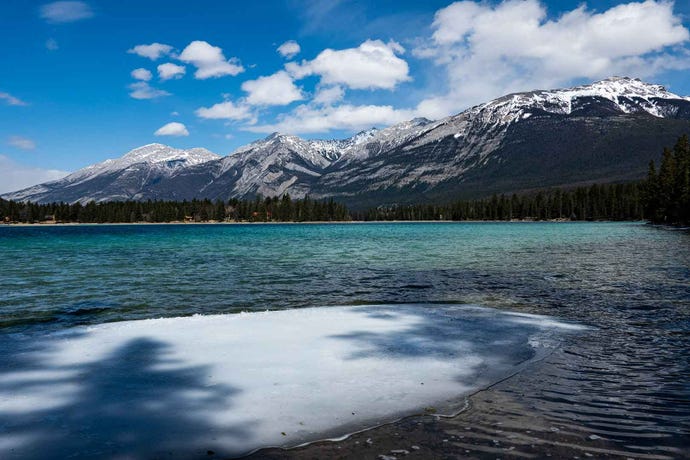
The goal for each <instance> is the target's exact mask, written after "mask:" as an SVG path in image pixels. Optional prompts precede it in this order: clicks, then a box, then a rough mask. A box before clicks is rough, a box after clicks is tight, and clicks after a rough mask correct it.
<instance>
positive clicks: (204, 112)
mask: <svg viewBox="0 0 690 460" xmlns="http://www.w3.org/2000/svg"><path fill="white" fill-rule="evenodd" d="M195 113H196V115H197V116H198V117H200V118H206V119H212V120H234V121H239V120H249V122H250V123H253V122H254V120H255V116H254V114H253V113H252V111H251V107H249V106H248V105H246V104H235V103H234V102H232V101H225V102H219V103H218V104H214V105H212V106H211V107H200V108H198V109H197V110H196V111H195Z"/></svg>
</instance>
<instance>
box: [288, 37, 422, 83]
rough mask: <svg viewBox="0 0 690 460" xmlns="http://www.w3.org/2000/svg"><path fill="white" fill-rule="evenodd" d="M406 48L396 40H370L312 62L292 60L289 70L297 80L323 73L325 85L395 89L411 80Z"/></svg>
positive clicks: (323, 54) (328, 51) (329, 50)
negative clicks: (405, 52)
mask: <svg viewBox="0 0 690 460" xmlns="http://www.w3.org/2000/svg"><path fill="white" fill-rule="evenodd" d="M404 51H405V50H404V48H403V47H402V46H400V45H399V44H398V43H396V42H394V41H390V42H388V43H384V42H382V41H381V40H367V41H365V42H364V43H362V44H361V45H359V46H358V47H357V48H349V49H344V50H332V49H325V50H323V51H322V52H321V53H319V55H318V56H316V58H315V59H314V60H312V61H302V63H301V64H297V63H288V64H286V66H285V67H286V69H287V70H288V71H289V72H290V73H291V74H292V75H293V76H294V77H295V78H297V79H301V78H304V77H306V76H308V75H319V76H321V83H322V84H325V85H331V84H342V85H345V86H347V87H349V88H352V89H394V88H395V87H396V86H397V85H398V84H399V83H402V82H405V81H409V80H411V78H410V76H409V74H408V72H409V67H408V65H407V62H405V60H404V59H401V58H400V57H398V56H397V54H402V53H403V52H404Z"/></svg>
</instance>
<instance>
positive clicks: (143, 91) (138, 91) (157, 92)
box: [129, 81, 170, 99]
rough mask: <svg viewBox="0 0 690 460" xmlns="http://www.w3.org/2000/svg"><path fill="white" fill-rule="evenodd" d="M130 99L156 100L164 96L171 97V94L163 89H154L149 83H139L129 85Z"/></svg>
mask: <svg viewBox="0 0 690 460" xmlns="http://www.w3.org/2000/svg"><path fill="white" fill-rule="evenodd" d="M129 89H130V90H131V92H130V93H129V95H130V97H132V98H134V99H155V98H158V97H163V96H170V93H169V92H167V91H163V90H162V89H158V88H154V87H153V86H151V85H149V84H148V82H145V81H138V82H136V83H132V84H131V85H129Z"/></svg>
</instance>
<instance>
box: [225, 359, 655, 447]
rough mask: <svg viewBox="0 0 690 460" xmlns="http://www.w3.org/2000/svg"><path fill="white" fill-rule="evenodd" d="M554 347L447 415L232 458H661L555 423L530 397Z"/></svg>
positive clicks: (535, 395) (578, 426) (425, 416)
mask: <svg viewBox="0 0 690 460" xmlns="http://www.w3.org/2000/svg"><path fill="white" fill-rule="evenodd" d="M562 353H563V350H562V349H559V350H556V351H554V352H553V353H551V354H549V355H547V356H545V357H544V358H543V359H541V360H539V361H537V362H534V363H532V365H530V366H526V367H525V368H524V369H522V370H520V371H519V372H517V373H514V374H512V375H510V376H508V377H506V378H504V379H503V380H501V381H499V382H496V383H494V384H493V385H491V386H489V387H487V388H483V389H480V390H478V391H476V392H474V393H472V394H470V395H467V396H466V397H465V407H464V408H463V409H462V410H461V411H460V412H458V413H456V414H454V415H449V416H448V415H439V414H413V415H408V416H405V417H402V418H401V419H399V420H396V421H393V422H390V423H387V424H383V425H379V426H374V427H371V428H368V429H365V430H362V431H359V432H356V433H352V434H349V435H346V436H345V437H343V438H339V439H323V440H320V441H314V442H311V443H308V444H305V445H300V446H294V447H290V448H280V447H266V448H263V449H259V450H257V451H255V452H252V453H250V454H248V455H246V456H243V457H238V458H241V459H246V460H279V459H293V460H308V459H314V458H345V459H349V458H352V459H355V458H356V459H371V460H375V459H382V458H386V459H391V460H392V459H401V458H406V457H408V456H409V457H411V458H545V457H552V458H583V457H585V458H587V457H598V456H624V457H629V458H632V457H634V458H650V459H651V458H655V459H656V458H661V457H657V456H652V455H650V456H640V455H639V454H637V455H636V453H633V452H625V451H622V450H621V448H620V446H616V445H615V444H614V443H612V442H611V441H608V440H606V439H605V438H603V437H599V436H596V435H593V434H591V433H592V432H591V430H590V428H587V427H586V426H585V425H583V424H580V423H577V422H575V421H572V422H569V423H568V424H564V423H562V422H556V421H554V420H552V418H551V417H550V414H549V412H548V411H544V410H540V409H539V408H537V407H535V406H534V405H533V404H532V403H531V401H530V400H532V399H539V392H540V391H542V390H543V388H542V387H541V386H540V380H541V378H542V376H543V373H545V372H548V369H549V366H550V365H551V363H550V362H549V360H550V359H551V358H552V356H554V355H557V354H562ZM556 359H558V358H556Z"/></svg>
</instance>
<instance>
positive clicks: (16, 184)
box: [0, 155, 69, 193]
mask: <svg viewBox="0 0 690 460" xmlns="http://www.w3.org/2000/svg"><path fill="white" fill-rule="evenodd" d="M0 171H2V180H0V193H8V192H14V191H16V190H21V189H23V188H26V187H30V186H32V185H36V184H42V183H43V182H49V181H53V180H58V179H62V178H63V177H65V176H66V175H67V174H69V173H68V172H67V171H60V170H57V169H42V168H35V167H31V166H26V165H22V164H19V163H17V162H15V161H13V160H12V159H10V158H8V157H6V156H4V155H0Z"/></svg>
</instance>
